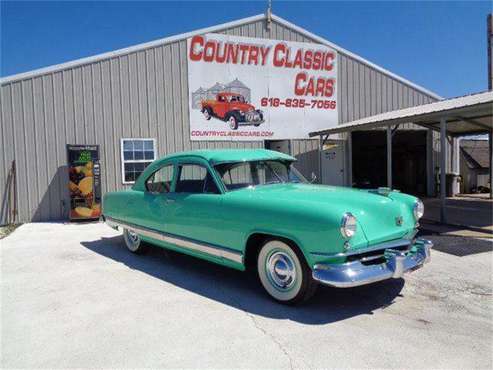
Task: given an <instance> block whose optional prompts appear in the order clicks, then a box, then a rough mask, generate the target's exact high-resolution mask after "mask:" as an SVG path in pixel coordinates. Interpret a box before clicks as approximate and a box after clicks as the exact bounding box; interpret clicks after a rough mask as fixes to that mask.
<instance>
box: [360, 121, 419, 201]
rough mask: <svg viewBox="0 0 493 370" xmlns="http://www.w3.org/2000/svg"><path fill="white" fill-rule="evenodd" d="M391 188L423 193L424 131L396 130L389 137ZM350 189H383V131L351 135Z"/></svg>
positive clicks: (384, 152) (384, 136) (384, 176)
mask: <svg viewBox="0 0 493 370" xmlns="http://www.w3.org/2000/svg"><path fill="white" fill-rule="evenodd" d="M392 158H393V159H392V178H393V188H394V189H398V190H400V191H402V192H405V193H410V194H415V195H424V194H426V131H424V130H398V131H396V132H395V133H394V135H393V137H392ZM352 159H353V186H354V187H359V188H366V189H368V188H377V187H379V186H387V154H386V132H385V131H383V130H382V131H355V132H353V133H352Z"/></svg>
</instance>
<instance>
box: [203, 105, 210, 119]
mask: <svg viewBox="0 0 493 370" xmlns="http://www.w3.org/2000/svg"><path fill="white" fill-rule="evenodd" d="M202 113H203V114H204V117H205V119H206V120H207V121H209V120H210V119H211V117H212V114H211V111H210V110H209V108H204V109H202Z"/></svg>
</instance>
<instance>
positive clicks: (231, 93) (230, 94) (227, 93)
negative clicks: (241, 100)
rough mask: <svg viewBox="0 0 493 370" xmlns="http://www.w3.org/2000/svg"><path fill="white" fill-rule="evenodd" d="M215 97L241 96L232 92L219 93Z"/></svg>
mask: <svg viewBox="0 0 493 370" xmlns="http://www.w3.org/2000/svg"><path fill="white" fill-rule="evenodd" d="M217 95H224V96H238V95H239V96H242V95H241V94H239V93H234V92H226V91H225V92H220V93H217Z"/></svg>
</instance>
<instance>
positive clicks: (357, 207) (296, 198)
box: [231, 184, 415, 245]
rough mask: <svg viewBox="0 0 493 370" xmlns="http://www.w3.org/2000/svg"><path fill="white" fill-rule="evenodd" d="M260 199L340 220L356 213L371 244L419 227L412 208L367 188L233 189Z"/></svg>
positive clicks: (276, 186)
mask: <svg viewBox="0 0 493 370" xmlns="http://www.w3.org/2000/svg"><path fill="white" fill-rule="evenodd" d="M233 193H236V194H237V196H241V195H248V196H249V197H252V199H253V198H255V199H259V200H260V201H262V200H265V201H268V200H269V201H272V199H275V200H276V203H277V204H278V205H279V207H282V204H286V203H291V204H292V203H297V206H298V207H311V208H312V209H317V211H319V210H320V207H323V208H325V209H326V210H327V213H330V214H332V215H334V216H335V217H336V219H337V220H339V217H341V218H342V215H343V214H344V213H346V212H350V213H352V214H353V215H354V216H356V218H357V221H358V225H359V227H360V228H361V231H362V232H363V233H364V235H365V238H366V240H367V242H368V244H370V245H371V244H376V243H379V242H383V241H388V240H394V239H398V238H402V237H404V236H405V235H407V234H408V233H409V232H410V231H412V230H413V229H414V227H415V220H414V215H413V212H412V208H410V207H409V205H408V204H406V203H405V202H402V201H400V200H397V199H394V198H393V196H392V193H390V194H389V195H388V196H385V195H380V194H377V193H370V192H368V191H366V190H359V189H352V188H345V187H337V186H325V185H314V184H273V185H263V186H257V187H253V188H245V189H241V190H236V191H232V192H231V194H233Z"/></svg>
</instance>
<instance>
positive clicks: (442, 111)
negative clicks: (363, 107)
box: [310, 91, 493, 137]
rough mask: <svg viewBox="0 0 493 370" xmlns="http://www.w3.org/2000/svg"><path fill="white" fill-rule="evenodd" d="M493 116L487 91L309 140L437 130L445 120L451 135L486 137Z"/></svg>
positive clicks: (336, 129) (382, 116)
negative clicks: (401, 129) (400, 129)
mask: <svg viewBox="0 0 493 370" xmlns="http://www.w3.org/2000/svg"><path fill="white" fill-rule="evenodd" d="M492 116H493V92H492V91H487V92H482V93H477V94H472V95H467V96H461V97H457V98H452V99H446V100H441V101H438V102H433V103H429V104H423V105H418V106H415V107H411V108H404V109H398V110H394V111H389V112H386V113H381V114H377V115H374V116H370V117H365V118H362V119H358V120H356V121H352V122H349V123H345V124H343V125H339V126H335V127H332V128H329V129H326V130H321V131H315V132H311V133H310V136H311V137H313V136H319V135H327V134H335V133H341V132H348V131H356V130H369V129H374V128H378V127H383V126H389V125H397V124H402V123H414V124H417V125H421V126H423V127H428V128H432V129H435V130H438V128H439V124H440V119H441V118H442V117H445V118H446V119H447V131H448V132H449V133H451V134H461V135H466V134H476V133H483V132H484V133H487V132H489V131H491V130H492V129H493V122H492Z"/></svg>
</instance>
